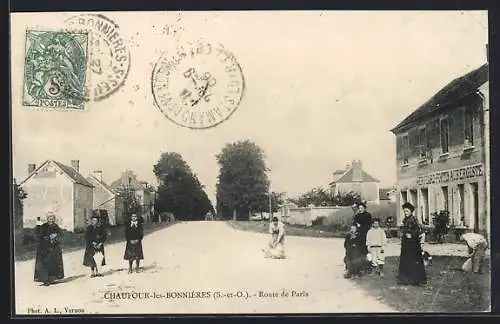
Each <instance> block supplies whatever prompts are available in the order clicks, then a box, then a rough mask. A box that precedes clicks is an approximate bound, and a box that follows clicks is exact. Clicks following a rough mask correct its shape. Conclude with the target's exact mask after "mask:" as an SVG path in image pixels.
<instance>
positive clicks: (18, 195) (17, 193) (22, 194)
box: [12, 179, 28, 228]
mask: <svg viewBox="0 0 500 324" xmlns="http://www.w3.org/2000/svg"><path fill="white" fill-rule="evenodd" d="M27 197H28V194H27V193H26V191H24V190H23V188H21V187H20V186H19V185H18V184H17V183H16V179H14V182H13V198H14V201H13V206H12V207H13V208H12V213H13V215H12V216H13V220H14V228H20V227H22V220H23V207H24V206H23V200H24V199H26V198H27Z"/></svg>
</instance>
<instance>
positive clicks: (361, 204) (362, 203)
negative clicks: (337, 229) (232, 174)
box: [357, 201, 366, 208]
mask: <svg viewBox="0 0 500 324" xmlns="http://www.w3.org/2000/svg"><path fill="white" fill-rule="evenodd" d="M357 205H358V207H359V206H363V207H365V208H366V204H365V203H364V202H362V201H361V202H359V203H358V204H357Z"/></svg>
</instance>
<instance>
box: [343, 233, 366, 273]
mask: <svg viewBox="0 0 500 324" xmlns="http://www.w3.org/2000/svg"><path fill="white" fill-rule="evenodd" d="M344 248H345V257H344V263H345V268H346V273H345V274H344V278H352V277H353V276H361V275H362V270H363V261H364V260H365V258H366V254H365V253H364V247H363V246H362V240H361V237H360V235H359V233H358V231H357V227H356V226H355V225H352V226H351V228H350V230H349V233H347V235H346V237H345V241H344Z"/></svg>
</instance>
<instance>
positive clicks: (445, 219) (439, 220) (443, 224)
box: [432, 210, 450, 243]
mask: <svg viewBox="0 0 500 324" xmlns="http://www.w3.org/2000/svg"><path fill="white" fill-rule="evenodd" d="M432 222H433V224H434V230H433V236H434V240H435V241H436V242H438V243H442V242H443V239H444V236H445V235H446V234H448V231H449V229H450V212H449V211H447V210H441V211H439V212H434V213H432Z"/></svg>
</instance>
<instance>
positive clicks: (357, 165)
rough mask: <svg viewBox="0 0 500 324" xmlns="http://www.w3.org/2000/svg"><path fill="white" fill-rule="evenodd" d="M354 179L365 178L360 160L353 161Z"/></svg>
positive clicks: (360, 179)
mask: <svg viewBox="0 0 500 324" xmlns="http://www.w3.org/2000/svg"><path fill="white" fill-rule="evenodd" d="M352 180H353V181H356V182H358V181H359V182H361V181H362V180H363V171H362V165H361V161H360V160H354V161H352Z"/></svg>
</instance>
